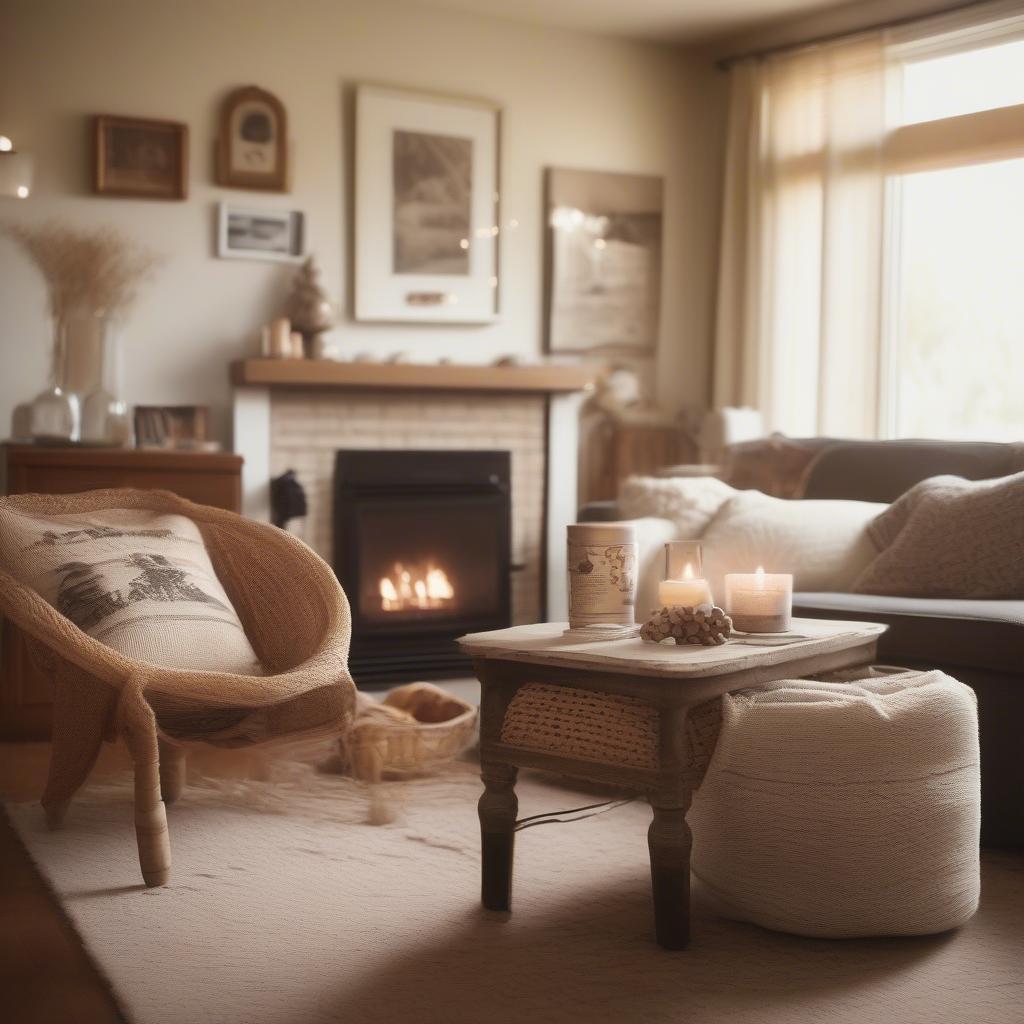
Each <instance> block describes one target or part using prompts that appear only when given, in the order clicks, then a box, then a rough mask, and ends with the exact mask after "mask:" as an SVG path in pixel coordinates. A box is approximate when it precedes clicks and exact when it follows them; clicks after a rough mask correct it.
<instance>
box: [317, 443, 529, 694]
mask: <svg viewBox="0 0 1024 1024" xmlns="http://www.w3.org/2000/svg"><path fill="white" fill-rule="evenodd" d="M435 457H439V458H435ZM453 498H454V499H460V500H462V501H464V502H465V503H466V504H469V505H473V504H476V505H478V506H479V508H480V510H481V514H487V515H494V516H496V517H497V537H498V551H497V552H496V558H497V571H498V580H499V593H498V595H497V602H496V608H495V609H494V610H493V611H492V610H488V611H487V612H485V613H481V614H472V613H468V612H460V613H457V614H452V615H450V616H443V617H434V618H431V619H429V620H423V621H409V620H405V621H400V622H394V623H391V622H388V623H373V622H368V621H364V620H363V618H362V614H361V611H360V608H359V585H360V564H361V552H360V544H359V539H360V538H359V526H358V517H359V514H360V511H361V510H365V509H366V508H367V506H372V505H375V504H377V505H379V504H382V503H383V504H385V505H387V504H389V503H394V502H405V503H410V504H413V505H415V504H420V505H421V506H423V507H429V505H430V503H431V502H432V501H433V502H450V501H451V499H453ZM333 520H334V571H335V574H336V575H337V577H338V580H339V582H340V583H341V586H342V589H343V590H344V591H345V593H346V594H347V595H348V597H349V603H350V605H351V608H352V647H351V650H350V653H349V668H350V670H351V672H352V675H353V678H354V679H355V681H356V683H357V684H358V685H359V686H361V687H364V688H373V687H375V686H377V685H382V684H386V683H391V682H405V681H409V680H413V679H438V678H444V677H446V676H447V677H450V676H457V675H465V674H468V673H471V670H472V666H471V662H470V660H469V659H468V658H467V657H466V656H465V655H464V654H462V653H461V652H460V651H459V649H458V647H457V646H456V644H455V638H456V637H458V636H461V635H462V634H464V633H475V632H483V631H485V630H489V629H502V628H504V627H506V626H508V625H510V624H511V615H512V593H511V571H512V564H511V550H512V543H511V541H512V501H511V456H510V453H509V452H507V451H461V450H456V451H449V450H433V449H431V450H373V451H367V450H362V449H343V450H341V451H338V452H337V453H336V454H335V464H334V516H333Z"/></svg>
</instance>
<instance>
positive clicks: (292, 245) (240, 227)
mask: <svg viewBox="0 0 1024 1024" xmlns="http://www.w3.org/2000/svg"><path fill="white" fill-rule="evenodd" d="M304 251H305V217H304V216H303V215H302V213H301V212H300V211H298V210H258V209H251V208H249V207H240V206H234V205H232V204H229V203H221V204H220V205H219V207H218V209H217V255H218V256H220V257H221V258H224V259H231V258H233V259H243V260H283V261H285V262H295V261H297V260H300V259H302V256H303V253H304Z"/></svg>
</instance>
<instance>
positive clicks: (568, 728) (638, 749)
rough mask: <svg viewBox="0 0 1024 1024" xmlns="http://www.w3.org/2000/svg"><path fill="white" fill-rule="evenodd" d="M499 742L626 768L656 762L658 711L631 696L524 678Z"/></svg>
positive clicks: (506, 715) (507, 716)
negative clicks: (549, 683) (549, 684)
mask: <svg viewBox="0 0 1024 1024" xmlns="http://www.w3.org/2000/svg"><path fill="white" fill-rule="evenodd" d="M501 742H502V743H507V744H508V745H509V746H513V747H519V748H521V749H523V750H537V751H542V752H544V753H548V754H558V755H561V756H562V757H574V758H579V759H580V760H582V761H591V762H596V763H598V764H608V765H615V766H621V767H627V768H646V769H649V770H655V769H657V767H658V712H657V710H656V709H655V708H653V707H651V706H650V705H649V704H646V703H644V702H643V701H641V700H637V699H636V698H635V697H622V696H618V695H616V694H608V693H592V692H591V691H589V690H578V689H575V688H573V687H567V686H548V685H547V684H544V683H527V684H526V685H525V686H523V687H521V688H520V689H519V691H518V692H517V693H516V695H515V696H514V697H513V698H512V702H511V703H510V704H509V706H508V710H507V711H506V712H505V720H504V722H502V726H501Z"/></svg>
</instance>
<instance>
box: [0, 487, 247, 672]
mask: <svg viewBox="0 0 1024 1024" xmlns="http://www.w3.org/2000/svg"><path fill="white" fill-rule="evenodd" d="M0 565H3V567H4V569H6V570H7V571H8V572H9V573H11V575H13V576H15V577H16V578H17V579H19V580H21V581H22V582H24V583H26V584H27V585H28V586H30V587H31V588H32V589H33V590H35V591H36V592H37V593H38V594H40V596H42V597H43V598H44V599H45V600H46V601H48V602H49V603H50V604H52V605H53V606H54V607H55V608H56V609H57V610H58V611H60V612H61V614H63V615H65V616H67V618H69V619H70V620H71V621H72V622H74V623H75V625H76V626H78V627H79V628H80V629H81V630H83V631H84V632H86V633H88V634H89V635H90V636H91V637H93V638H94V639H96V640H99V641H100V642H101V643H104V644H106V645H107V646H108V647H111V648H113V649H114V650H116V651H118V652H120V653H121V654H124V655H125V656H126V657H129V658H132V659H135V660H136V661H142V662H147V663H149V664H153V665H162V666H165V667H169V668H181V669H200V670H205V671H211V672H232V673H236V674H242V675H259V674H262V669H261V666H260V663H259V660H258V658H257V657H256V653H255V651H253V649H252V645H251V644H250V643H249V640H248V638H247V637H246V635H245V630H244V629H243V628H242V623H241V622H240V620H239V618H238V615H237V613H236V612H235V610H234V608H233V607H232V605H231V601H230V599H229V598H228V596H227V594H226V593H225V592H224V588H223V587H222V586H221V584H220V581H219V580H218V579H217V574H216V573H215V572H214V569H213V565H212V563H211V562H210V556H209V555H208V554H207V551H206V546H205V545H204V543H203V538H202V535H201V534H200V532H199V529H198V527H197V526H196V524H195V523H193V522H192V520H191V519H188V518H186V517H185V516H180V515H171V514H167V513H161V512H152V511H149V510H147V509H104V510H102V511H98V512H89V513H84V514H79V515H60V516H39V515H29V514H26V513H23V512H17V511H15V510H13V509H11V508H9V507H3V506H0Z"/></svg>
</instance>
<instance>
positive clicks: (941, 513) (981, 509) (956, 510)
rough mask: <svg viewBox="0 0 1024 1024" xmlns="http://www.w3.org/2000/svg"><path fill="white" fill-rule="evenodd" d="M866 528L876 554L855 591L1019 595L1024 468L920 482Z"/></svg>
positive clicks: (1023, 570) (1023, 575)
mask: <svg viewBox="0 0 1024 1024" xmlns="http://www.w3.org/2000/svg"><path fill="white" fill-rule="evenodd" d="M869 532H870V534H871V537H872V539H873V540H874V542H875V544H876V546H877V547H878V549H879V552H880V553H879V555H878V557H877V558H875V559H874V560H873V561H872V562H871V564H870V565H868V566H867V567H866V568H865V569H864V572H863V573H861V575H860V576H859V577H858V579H857V580H856V582H855V583H854V585H853V588H852V589H853V590H854V591H855V592H857V593H861V594H893V595H901V596H905V597H957V598H1024V473H1016V474H1014V475H1013V476H1006V477H1000V478H997V479H995V480H978V481H971V480H965V479H963V477H956V476H937V477H932V478H930V479H928V480H923V481H921V483H919V484H917V486H915V487H912V488H911V489H910V490H909V491H907V493H906V494H904V495H903V496H902V497H901V498H899V499H898V500H897V501H895V502H894V503H893V504H892V505H891V506H890V507H889V508H888V509H887V510H886V511H885V512H883V513H882V514H881V515H879V516H878V518H877V519H876V520H875V521H874V522H873V523H872V524H871V527H870V531H869ZM805 589H815V590H818V589H831V588H824V587H814V588H811V587H808V588H805Z"/></svg>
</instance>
